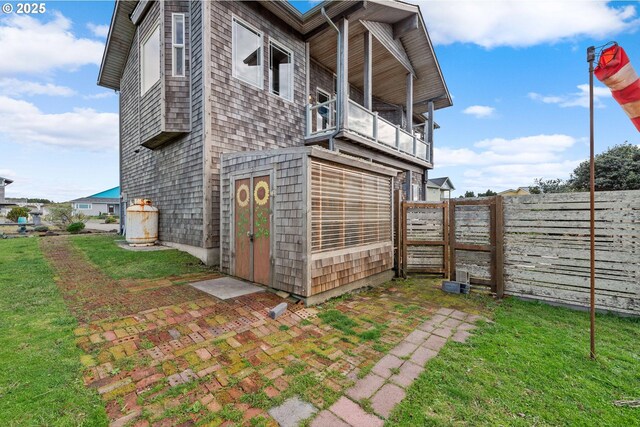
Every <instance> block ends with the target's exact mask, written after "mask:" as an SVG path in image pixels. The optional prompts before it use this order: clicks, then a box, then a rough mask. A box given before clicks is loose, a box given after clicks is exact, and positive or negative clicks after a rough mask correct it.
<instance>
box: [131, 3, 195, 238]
mask: <svg viewBox="0 0 640 427" xmlns="http://www.w3.org/2000/svg"><path fill="white" fill-rule="evenodd" d="M172 3H177V2H165V4H164V7H165V8H166V10H165V13H168V14H169V21H168V22H169V23H170V19H171V18H170V14H171V10H174V9H172V7H173V5H172ZM186 5H187V6H188V7H187V8H186V11H185V8H184V6H185V3H183V4H182V5H181V6H180V7H181V9H179V10H180V11H181V12H183V11H184V13H185V15H186V19H187V23H188V25H189V28H190V31H189V33H190V34H191V37H190V40H189V39H187V44H188V46H187V49H186V53H187V64H188V65H187V68H186V71H187V76H186V77H185V78H182V82H181V83H180V85H182V87H184V83H185V82H186V83H187V84H188V85H189V86H190V89H191V93H190V94H189V93H187V94H186V97H185V94H182V95H179V94H176V93H174V95H173V97H174V99H182V100H183V104H184V102H188V101H189V96H190V97H191V102H190V108H189V116H190V123H189V125H190V128H191V132H190V133H187V134H185V135H184V136H182V137H179V138H176V139H175V140H173V141H171V142H169V143H166V144H164V145H163V146H161V147H160V148H157V149H155V150H149V149H147V148H144V147H141V144H142V143H143V142H144V141H145V138H149V137H150V136H151V135H153V134H154V133H155V132H157V131H158V126H159V125H158V122H157V120H160V119H161V117H162V115H161V110H162V109H161V108H159V107H158V106H157V105H156V103H155V101H153V102H151V101H148V100H147V98H148V97H154V99H155V97H156V96H157V95H156V94H155V92H154V91H156V90H157V91H158V92H160V88H161V86H162V84H161V83H162V81H163V78H164V75H165V74H166V73H167V72H170V70H171V68H170V65H167V61H170V59H169V58H166V52H165V67H163V68H162V69H161V78H160V81H161V83H158V84H157V85H156V86H155V87H154V88H152V89H151V90H150V92H147V93H146V94H145V95H144V96H143V97H141V96H140V63H139V50H140V43H139V41H140V40H142V34H148V33H149V32H150V31H152V30H153V28H155V26H156V25H157V24H158V23H160V11H161V3H160V2H154V4H153V5H152V6H151V8H150V10H149V12H148V13H147V15H146V16H145V18H144V20H143V22H142V23H141V25H140V26H139V27H138V29H137V31H136V35H135V37H134V40H133V43H132V47H131V50H130V52H129V57H128V60H127V63H126V66H125V69H124V74H123V77H122V81H121V88H120V112H121V113H120V141H121V151H120V173H121V179H120V182H121V191H122V193H123V195H124V196H125V197H126V199H127V200H128V201H131V200H132V199H134V198H149V199H151V200H152V201H153V203H154V205H155V206H156V207H157V208H158V209H159V211H160V215H159V221H160V224H159V238H160V240H163V241H168V242H173V243H178V244H184V245H189V246H195V247H202V246H203V245H202V242H203V133H202V132H203V87H202V79H201V75H202V40H201V34H202V31H201V25H202V21H201V16H202V14H201V7H202V3H201V2H200V1H193V2H190V3H186ZM176 7H177V5H176ZM165 16H166V15H165ZM166 27H167V24H166V22H165V23H163V25H162V28H163V30H162V31H165V32H166V31H169V32H170V31H171V29H170V26H169V28H168V29H167V28H166ZM194 29H197V30H196V31H194ZM165 37H166V36H165ZM169 64H170V62H169ZM167 67H169V68H167ZM170 80H173V78H172V79H170ZM187 105H188V104H187ZM180 108H181V109H184V107H180ZM152 117H153V120H152V119H151V118H152Z"/></svg>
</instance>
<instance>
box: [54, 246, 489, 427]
mask: <svg viewBox="0 0 640 427" xmlns="http://www.w3.org/2000/svg"><path fill="white" fill-rule="evenodd" d="M43 242H46V243H43V251H44V253H45V255H46V256H47V258H48V259H49V260H51V263H52V266H53V267H54V268H55V269H56V274H57V281H58V285H59V288H60V289H61V291H62V293H63V295H64V298H65V300H66V301H67V303H68V304H69V306H70V308H71V310H72V311H73V313H74V314H75V315H76V317H77V318H78V319H79V320H80V322H81V324H80V327H79V328H78V329H77V330H76V335H77V344H78V346H79V347H80V348H81V349H82V350H83V351H84V352H85V355H84V356H83V357H82V360H81V362H82V363H83V364H84V365H85V367H86V370H85V375H84V381H85V384H86V385H87V386H88V387H92V388H94V389H96V391H97V392H98V393H99V394H100V395H101V396H102V398H103V400H104V402H105V405H106V408H107V413H108V416H109V418H110V420H111V421H112V425H114V426H129V425H131V426H149V425H152V426H174V425H185V426H186V425H212V426H218V425H225V426H226V425H250V426H260V425H264V426H275V425H277V423H276V421H275V420H274V419H273V418H272V417H271V416H270V415H269V412H268V411H269V410H270V409H272V408H276V407H278V406H280V405H282V404H283V403H287V402H289V400H290V399H291V398H294V397H295V396H298V397H299V398H300V399H301V401H303V402H309V403H311V404H312V405H313V407H315V408H317V411H316V413H315V414H316V415H315V419H314V420H313V421H312V425H314V426H341V425H346V426H348V425H351V426H358V425H367V426H374V425H382V423H383V419H384V418H385V417H387V416H388V415H389V413H390V411H391V410H392V409H393V406H395V404H396V403H397V402H398V401H400V400H401V399H402V398H403V397H404V390H405V389H406V388H407V387H408V386H409V385H410V384H411V382H412V381H413V379H415V378H416V377H417V376H418V375H419V373H420V372H421V370H422V369H423V367H424V364H425V363H426V362H427V361H428V360H429V359H430V358H432V357H434V356H435V355H436V354H437V352H438V351H439V350H440V348H441V347H442V346H443V345H444V344H445V342H446V341H447V339H451V340H455V341H459V342H462V341H464V340H465V339H466V338H467V337H468V335H469V331H470V330H471V329H473V327H474V326H473V321H474V320H475V317H468V316H467V314H466V313H465V312H463V311H461V310H463V309H464V310H466V311H468V310H474V307H479V306H480V304H477V303H469V302H465V300H463V299H456V298H453V297H450V296H446V295H443V294H442V293H441V292H440V291H438V290H436V289H435V287H434V285H435V283H436V282H431V285H430V286H425V285H424V283H425V282H423V283H422V285H421V286H416V285H412V284H411V282H406V284H404V285H394V283H393V282H391V283H389V284H388V285H386V286H381V287H378V288H375V289H372V290H368V291H365V292H361V293H357V294H354V295H351V296H349V297H347V298H340V299H337V300H334V301H332V302H329V303H327V304H324V305H322V306H320V307H317V308H309V309H308V308H304V307H303V306H301V305H297V304H295V303H293V301H292V300H289V301H287V302H288V303H289V309H288V310H287V312H286V313H285V314H284V315H283V316H281V317H279V318H278V319H276V320H272V319H270V318H268V316H267V311H268V309H269V308H271V307H273V306H275V305H276V304H278V303H280V302H282V301H283V299H282V298H280V297H278V296H276V295H275V294H273V293H271V292H260V293H256V294H251V295H245V296H242V297H239V298H234V299H230V300H224V301H223V300H219V299H217V298H215V297H212V296H210V295H207V294H205V293H202V292H200V291H198V290H196V289H193V288H192V287H190V286H188V285H185V284H184V283H185V282H195V281H198V280H202V279H203V278H205V277H204V275H191V276H186V277H185V276H182V277H176V278H169V279H159V280H142V281H140V280H139V281H131V280H130V281H126V282H125V281H114V280H112V279H110V278H108V277H107V276H105V275H104V274H103V273H102V272H101V271H100V270H99V269H98V268H97V267H95V266H93V265H92V264H90V263H89V262H88V261H87V260H86V258H84V257H83V256H82V254H80V253H78V252H77V251H74V250H73V249H72V248H71V247H70V245H69V243H68V242H67V241H66V239H50V240H43ZM443 302H445V303H447V304H453V306H456V305H458V306H457V308H459V309H461V310H460V311H459V310H451V309H441V307H442V305H441V304H442V303H443ZM474 304H475V305H474ZM439 309H440V311H438V310H439ZM436 312H437V313H436ZM476 312H477V311H476ZM328 314H331V315H332V316H333V318H334V319H338V320H337V321H335V322H334V323H332V321H331V319H330V318H329V317H326V316H325V315H328ZM341 316H342V317H341ZM340 319H342V320H344V319H346V321H345V322H346V323H345V322H343V323H340ZM425 320H426V321H425ZM454 321H456V322H460V323H456V322H454ZM345 325H348V326H345ZM345 393H346V395H345ZM361 404H362V405H361ZM364 408H367V410H368V411H372V412H367V411H365V409H364ZM272 413H275V412H272Z"/></svg>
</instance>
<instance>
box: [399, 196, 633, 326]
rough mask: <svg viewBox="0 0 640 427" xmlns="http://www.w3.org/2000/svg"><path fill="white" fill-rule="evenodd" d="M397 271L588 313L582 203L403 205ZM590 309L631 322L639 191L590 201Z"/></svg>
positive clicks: (569, 199)
mask: <svg viewBox="0 0 640 427" xmlns="http://www.w3.org/2000/svg"><path fill="white" fill-rule="evenodd" d="M397 214H398V215H399V216H400V219H401V220H400V221H398V230H399V232H398V233H397V234H398V246H397V247H398V254H397V255H398V258H397V262H398V269H399V272H400V273H401V274H406V273H413V272H418V273H421V272H422V273H441V274H443V275H445V276H449V277H455V271H456V269H465V270H467V271H469V272H470V275H471V281H472V283H474V284H478V285H486V286H490V287H491V290H492V291H493V292H495V293H496V294H498V296H502V294H503V293H504V294H507V295H514V296H518V297H525V298H531V299H537V300H542V301H547V302H552V303H560V304H565V305H572V306H582V307H587V306H588V305H589V287H590V282H589V265H590V261H589V236H590V228H589V194H588V193H564V194H540V195H529V196H513V197H500V196H497V197H490V198H484V199H456V200H451V201H449V202H442V203H424V202H411V203H406V202H404V203H402V204H401V207H399V209H398V211H397ZM596 307H597V308H599V309H604V310H609V311H616V312H620V313H627V314H635V315H640V191H617V192H598V193H596Z"/></svg>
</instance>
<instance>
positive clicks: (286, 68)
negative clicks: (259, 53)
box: [269, 41, 293, 101]
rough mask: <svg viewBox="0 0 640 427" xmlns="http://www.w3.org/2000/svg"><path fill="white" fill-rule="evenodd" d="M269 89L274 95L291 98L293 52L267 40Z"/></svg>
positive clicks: (290, 99)
mask: <svg viewBox="0 0 640 427" xmlns="http://www.w3.org/2000/svg"><path fill="white" fill-rule="evenodd" d="M269 86H270V87H269V90H270V91H271V93H273V94H274V95H278V96H281V97H282V98H284V99H288V100H289V101H292V100H293V52H291V51H290V50H289V49H286V48H285V47H283V46H281V45H280V44H277V43H275V42H273V41H270V42H269Z"/></svg>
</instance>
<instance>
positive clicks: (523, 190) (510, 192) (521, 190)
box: [498, 187, 531, 196]
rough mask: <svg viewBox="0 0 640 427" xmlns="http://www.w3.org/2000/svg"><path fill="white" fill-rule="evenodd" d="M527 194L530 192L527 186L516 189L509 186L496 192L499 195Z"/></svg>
mask: <svg viewBox="0 0 640 427" xmlns="http://www.w3.org/2000/svg"><path fill="white" fill-rule="evenodd" d="M527 194H531V193H530V192H529V187H518V188H517V189H516V190H513V189H511V188H510V189H508V190H504V191H501V192H499V193H498V195H499V196H526V195H527Z"/></svg>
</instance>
